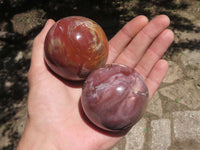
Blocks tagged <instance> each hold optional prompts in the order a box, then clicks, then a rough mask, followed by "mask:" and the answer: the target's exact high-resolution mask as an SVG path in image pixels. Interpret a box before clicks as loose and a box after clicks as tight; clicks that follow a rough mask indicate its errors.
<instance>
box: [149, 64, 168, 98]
mask: <svg viewBox="0 0 200 150" xmlns="http://www.w3.org/2000/svg"><path fill="white" fill-rule="evenodd" d="M167 70H168V62H167V61H165V60H159V61H158V62H157V63H156V64H155V66H154V67H153V69H152V70H151V72H150V74H149V75H148V77H147V78H146V84H147V87H148V89H149V98H150V99H151V98H152V97H153V95H154V93H155V92H156V90H157V89H158V87H159V86H160V83H161V82H162V80H163V79H164V77H165V75H166V73H167Z"/></svg>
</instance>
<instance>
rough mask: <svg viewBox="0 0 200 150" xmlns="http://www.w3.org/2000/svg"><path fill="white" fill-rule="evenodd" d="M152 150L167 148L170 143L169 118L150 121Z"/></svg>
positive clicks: (165, 149) (166, 149)
mask: <svg viewBox="0 0 200 150" xmlns="http://www.w3.org/2000/svg"><path fill="white" fill-rule="evenodd" d="M151 128H152V143H151V149H152V150H168V147H169V146H170V145H171V122H170V120H169V119H160V120H153V121H151Z"/></svg>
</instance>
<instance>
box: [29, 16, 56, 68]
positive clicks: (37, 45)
mask: <svg viewBox="0 0 200 150" xmlns="http://www.w3.org/2000/svg"><path fill="white" fill-rule="evenodd" d="M54 23H55V21H54V20H52V19H49V20H48V21H47V22H46V24H45V26H44V28H43V29H42V31H41V32H40V33H39V34H38V35H37V36H36V38H35V39H34V41H33V47H32V56H31V69H32V67H33V68H37V69H39V68H38V67H44V66H45V64H44V58H43V57H44V41H45V37H46V35H47V33H48V31H49V29H50V28H51V27H52V26H53V25H54Z"/></svg>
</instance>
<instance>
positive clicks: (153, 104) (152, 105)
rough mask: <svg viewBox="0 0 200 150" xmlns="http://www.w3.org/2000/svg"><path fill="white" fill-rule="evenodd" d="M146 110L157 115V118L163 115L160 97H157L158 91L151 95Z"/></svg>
mask: <svg viewBox="0 0 200 150" xmlns="http://www.w3.org/2000/svg"><path fill="white" fill-rule="evenodd" d="M147 112H149V113H151V114H153V115H156V116H158V117H159V118H161V117H162V115H163V109H162V104H161V99H160V97H159V94H158V92H156V93H155V94H154V96H153V98H152V99H151V100H150V102H149V104H148V107H147Z"/></svg>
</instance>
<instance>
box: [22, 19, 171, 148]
mask: <svg viewBox="0 0 200 150" xmlns="http://www.w3.org/2000/svg"><path fill="white" fill-rule="evenodd" d="M54 23H55V22H54V21H53V20H48V21H47V23H46V25H45V27H44V28H43V30H42V31H41V32H40V34H39V35H38V36H37V37H36V38H35V39H34V43H33V49H32V58H31V67H30V70H29V73H28V80H29V86H30V90H29V96H28V118H27V123H26V126H25V131H24V133H23V136H22V138H21V140H20V143H19V145H18V150H23V149H26V150H27V149H29V150H31V149H34V150H37V149H40V150H41V149H48V150H54V149H55V150H57V149H61V150H65V149H70V150H71V149H73V150H80V149H81V150H90V149H91V150H104V149H109V148H111V147H112V146H113V145H114V144H116V143H117V142H118V141H119V140H120V139H121V138H122V137H123V136H113V135H109V134H107V133H104V132H100V131H99V130H96V129H95V128H92V127H91V126H90V125H88V124H87V123H86V122H85V121H84V119H83V118H82V115H81V113H80V108H79V101H80V96H81V91H82V89H81V87H82V84H81V83H72V82H69V81H64V80H62V79H60V78H59V77H57V76H55V75H54V74H53V73H52V72H50V70H48V68H47V66H46V65H45V62H44V40H45V36H46V34H47V32H48V30H49V29H50V27H51V26H52V25H53V24H54ZM169 23H170V21H169V18H168V17H167V16H165V15H160V16H157V17H155V18H154V19H153V20H152V21H150V22H148V20H147V18H146V17H144V16H138V17H136V18H134V19H133V20H131V21H130V22H128V23H127V24H126V25H125V26H124V27H123V28H122V29H121V30H120V31H119V32H118V33H117V34H116V35H115V36H114V37H113V38H112V39H111V40H110V42H109V57H108V61H107V63H113V62H114V63H120V64H124V65H127V66H129V67H132V68H135V69H136V70H137V71H138V72H139V73H140V74H141V75H142V76H143V77H144V79H145V81H146V84H147V87H148V89H149V97H150V99H151V98H152V96H153V94H154V93H155V91H156V90H157V88H158V87H159V85H160V83H161V82H162V80H163V78H164V77H165V75H166V72H167V70H168V64H167V62H166V61H165V60H162V59H161V57H162V55H163V54H164V52H165V51H166V50H167V48H168V47H169V46H170V44H171V43H172V41H173V38H174V35H173V32H172V31H171V30H169V29H166V28H167V27H168V26H169Z"/></svg>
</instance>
